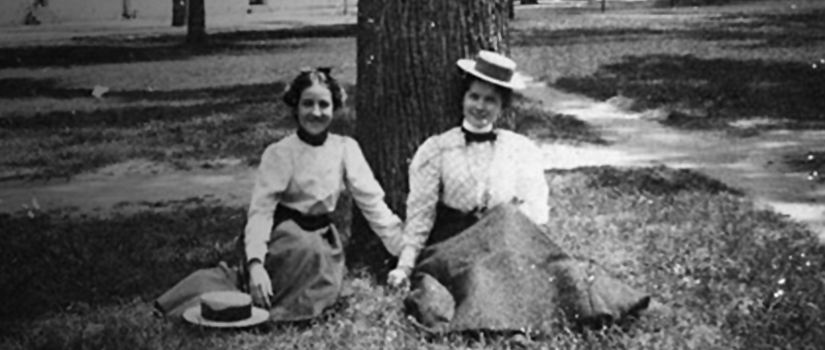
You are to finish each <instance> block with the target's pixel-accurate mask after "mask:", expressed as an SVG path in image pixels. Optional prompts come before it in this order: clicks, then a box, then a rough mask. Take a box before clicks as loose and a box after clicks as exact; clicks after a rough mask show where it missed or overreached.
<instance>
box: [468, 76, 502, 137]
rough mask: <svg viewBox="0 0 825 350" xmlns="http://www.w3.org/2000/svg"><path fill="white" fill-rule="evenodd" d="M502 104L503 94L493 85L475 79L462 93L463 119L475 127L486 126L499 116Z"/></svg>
mask: <svg viewBox="0 0 825 350" xmlns="http://www.w3.org/2000/svg"><path fill="white" fill-rule="evenodd" d="M503 105H504V101H503V96H501V93H500V92H499V91H498V89H496V86H495V85H493V84H490V83H487V82H485V81H481V80H477V79H476V80H474V81H473V82H472V83H471V84H470V87H469V88H468V89H467V91H466V92H465V93H464V103H463V110H464V120H466V121H467V122H469V123H470V125H472V126H473V127H475V128H478V129H482V128H486V127H487V126H488V125H492V124H493V123H495V122H496V120H497V119H498V117H499V116H501V109H502V107H503Z"/></svg>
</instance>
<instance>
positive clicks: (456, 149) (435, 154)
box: [404, 127, 549, 249]
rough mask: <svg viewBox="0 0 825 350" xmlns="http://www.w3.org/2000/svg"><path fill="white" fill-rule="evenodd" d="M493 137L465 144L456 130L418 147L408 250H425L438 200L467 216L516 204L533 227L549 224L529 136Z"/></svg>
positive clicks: (410, 200)
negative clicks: (511, 203)
mask: <svg viewBox="0 0 825 350" xmlns="http://www.w3.org/2000/svg"><path fill="white" fill-rule="evenodd" d="M494 132H495V133H496V135H497V136H496V137H497V139H496V141H494V142H474V143H467V142H466V141H465V139H464V133H463V132H462V131H461V128H459V127H456V128H453V129H450V130H449V131H447V132H445V133H443V134H440V135H436V136H433V137H430V138H429V139H427V141H425V142H424V143H423V144H422V145H421V147H419V149H418V151H416V153H415V156H414V157H413V160H412V163H411V164H410V194H409V196H408V197H407V223H406V225H405V228H404V245H405V246H407V245H409V246H413V247H415V248H416V249H421V248H422V247H423V246H424V243H425V242H426V241H427V238H428V237H429V233H430V230H431V229H432V228H433V224H434V221H435V208H436V204H437V203H438V201H439V200H441V202H442V203H444V204H445V205H447V206H449V207H452V208H455V209H458V210H460V211H463V212H470V211H472V210H474V209H477V208H492V207H494V206H496V205H498V204H502V203H507V202H511V201H513V200H515V201H516V202H517V203H520V204H519V208H520V210H521V211H522V212H523V213H524V214H525V215H526V216H527V217H529V218H530V219H532V220H533V221H534V222H535V223H537V224H539V225H542V224H545V223H546V222H547V220H548V211H549V207H548V205H547V200H548V198H547V196H548V187H547V182H546V180H545V178H544V168H543V166H542V163H541V161H542V157H541V152H540V151H539V149H538V147H537V146H536V145H535V143H533V141H531V140H530V139H528V138H527V137H525V136H522V135H519V134H516V133H513V132H510V131H506V130H500V129H497V130H495V131H494Z"/></svg>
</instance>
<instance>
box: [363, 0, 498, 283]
mask: <svg viewBox="0 0 825 350" xmlns="http://www.w3.org/2000/svg"><path fill="white" fill-rule="evenodd" d="M508 3H509V0H415V1H412V0H360V1H359V3H358V40H357V43H358V44H357V45H358V78H357V80H358V84H357V89H358V90H357V101H356V114H357V117H356V128H355V130H356V131H355V134H356V138H357V139H358V141H359V143H360V144H361V147H362V148H363V150H364V155H365V157H366V158H367V161H368V162H369V164H370V166H371V167H372V170H373V171H374V173H375V176H376V178H377V179H378V181H379V182H380V183H381V185H382V187H383V188H384V190H385V191H386V193H387V197H386V201H387V204H389V206H390V207H391V208H392V209H393V211H395V212H396V213H397V214H399V216H401V217H402V218H403V217H404V215H405V201H406V197H407V192H408V182H407V181H408V180H407V178H408V173H407V171H408V165H409V162H410V160H411V158H412V156H413V154H414V152H415V150H416V149H417V148H418V146H419V145H420V144H421V143H422V142H423V141H424V140H425V139H426V138H427V137H429V136H432V135H435V134H437V133H441V132H443V131H445V130H447V129H448V128H449V127H452V126H455V125H458V123H459V122H460V120H461V105H460V100H461V93H460V91H459V90H460V85H461V83H460V81H459V77H460V71H459V69H458V67H457V66H456V61H457V60H458V59H459V58H464V57H472V56H473V55H474V54H475V53H477V52H478V51H479V50H481V49H487V50H494V51H498V52H502V53H507V52H508V47H507V38H508V30H507V22H508V17H509V15H508V12H509V4H508ZM356 214H357V213H356ZM348 253H349V254H348V255H349V261H350V262H351V263H355V264H360V263H367V265H369V266H371V267H373V268H375V267H377V268H379V270H378V271H379V272H380V271H382V270H381V268H386V267H387V265H386V262H387V260H386V259H387V258H389V256H387V255H386V253H385V250H383V249H382V248H381V246H380V242H379V241H378V240H377V239H376V237H375V235H374V234H372V233H371V232H370V230H369V229H368V228H367V226H366V224H365V222H364V220H363V218H362V217H361V215H360V214H358V215H354V217H353V226H352V240H351V241H350V245H349V249H348Z"/></svg>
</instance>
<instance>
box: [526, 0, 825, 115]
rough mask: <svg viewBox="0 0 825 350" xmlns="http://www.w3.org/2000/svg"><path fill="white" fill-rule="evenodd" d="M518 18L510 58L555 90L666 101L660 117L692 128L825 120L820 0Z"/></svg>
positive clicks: (640, 105)
mask: <svg viewBox="0 0 825 350" xmlns="http://www.w3.org/2000/svg"><path fill="white" fill-rule="evenodd" d="M519 16H520V18H519V19H518V20H517V21H516V22H514V29H515V30H514V33H513V37H512V40H513V42H514V45H515V47H514V55H515V57H516V59H517V60H518V61H519V62H527V65H526V69H527V70H528V72H530V73H532V74H533V75H535V76H538V77H542V78H543V79H544V80H546V81H548V82H549V83H551V84H553V85H554V86H556V87H558V88H560V89H563V90H567V91H571V92H578V93H582V94H585V95H588V96H591V97H593V98H596V99H599V100H606V99H608V98H611V97H613V96H617V95H621V96H624V97H628V98H632V99H633V100H634V101H635V103H634V105H633V107H632V108H633V109H635V110H643V109H648V108H663V109H665V110H666V111H667V112H669V114H670V118H668V120H666V121H665V123H667V124H668V125H672V126H675V127H681V128H688V129H707V128H713V129H716V128H725V127H727V125H728V122H730V121H735V120H738V119H751V118H768V119H772V120H776V121H780V122H783V123H782V124H785V123H784V122H788V123H790V124H798V125H800V127H812V126H814V127H820V128H821V127H822V121H823V120H825V98H823V97H822V96H823V95H822V91H825V22H823V21H822V18H823V16H825V3H823V2H821V1H819V2H818V1H779V2H777V1H769V2H756V3H754V4H744V5H741V4H740V5H736V6H727V7H698V8H693V7H685V8H676V9H668V8H664V9H653V10H643V11H638V10H613V11H608V12H606V13H600V12H598V11H597V10H595V9H590V10H568V11H560V10H553V9H545V10H542V9H535V10H531V11H523V12H519ZM782 126H787V125H782Z"/></svg>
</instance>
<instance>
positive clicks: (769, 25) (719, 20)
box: [511, 10, 825, 49]
mask: <svg viewBox="0 0 825 350" xmlns="http://www.w3.org/2000/svg"><path fill="white" fill-rule="evenodd" d="M765 29H770V30H765ZM663 39H685V40H701V41H746V42H748V43H747V44H744V45H737V47H738V48H747V49H764V48H803V47H806V46H809V45H815V44H818V43H822V42H825V10H812V11H810V12H804V13H791V14H742V13H738V14H725V15H722V16H718V17H712V18H710V22H709V23H701V24H699V23H697V24H690V25H686V26H685V27H683V28H666V29H653V28H633V27H618V26H612V27H607V26H604V27H597V28H565V29H553V28H548V27H537V28H525V29H521V30H513V31H512V33H511V42H512V45H513V46H522V47H534V46H548V47H554V46H565V45H574V44H594V43H608V42H610V43H615V42H632V41H655V40H663Z"/></svg>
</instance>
